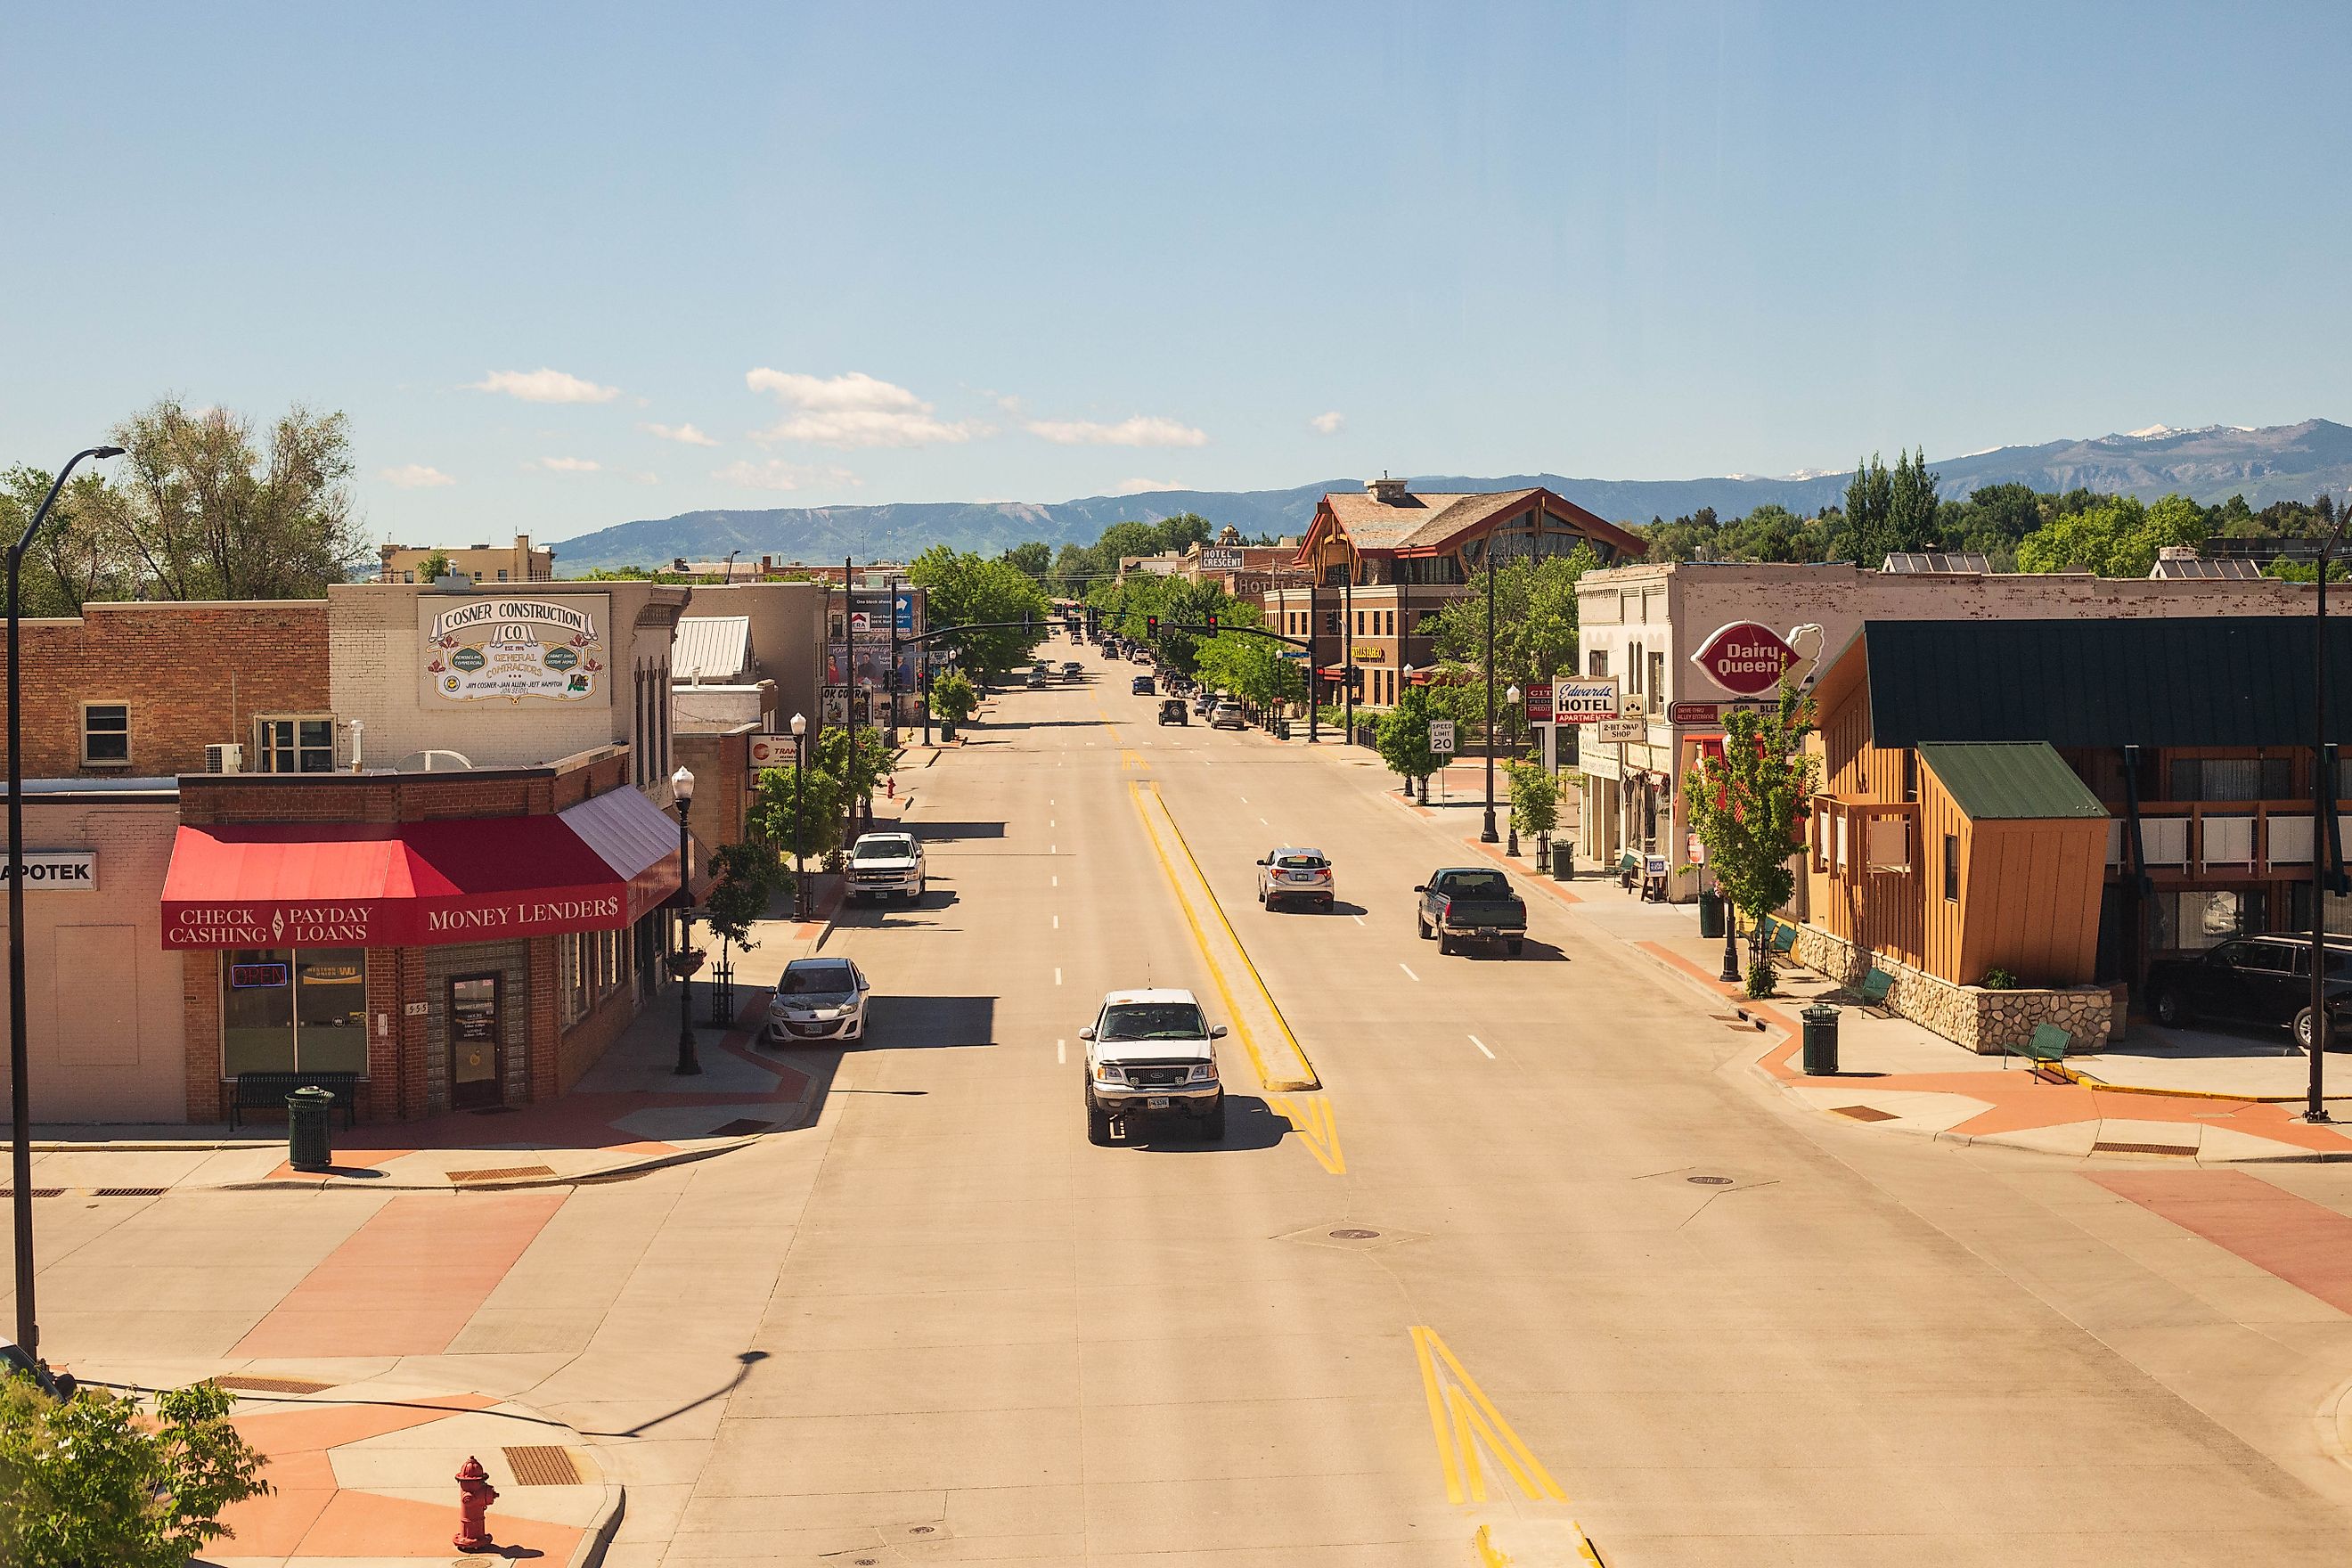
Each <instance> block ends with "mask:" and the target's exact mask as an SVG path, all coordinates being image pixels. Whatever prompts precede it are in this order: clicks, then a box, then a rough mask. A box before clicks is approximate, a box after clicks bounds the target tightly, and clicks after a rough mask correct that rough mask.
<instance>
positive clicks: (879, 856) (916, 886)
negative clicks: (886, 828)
mask: <svg viewBox="0 0 2352 1568" xmlns="http://www.w3.org/2000/svg"><path fill="white" fill-rule="evenodd" d="M927 876H928V868H926V867H925V865H924V864H923V847H922V846H921V845H920V844H919V843H917V842H916V841H915V836H914V835H913V834H911V833H866V834H860V835H859V836H858V839H857V842H856V843H855V844H852V845H851V846H850V847H849V892H848V898H849V901H850V902H851V903H856V901H857V900H860V899H887V898H889V897H891V896H892V895H893V894H903V895H904V896H905V897H906V899H907V900H908V901H909V902H913V901H915V900H919V899H920V898H922V896H923V889H924V886H925V883H926V879H927Z"/></svg>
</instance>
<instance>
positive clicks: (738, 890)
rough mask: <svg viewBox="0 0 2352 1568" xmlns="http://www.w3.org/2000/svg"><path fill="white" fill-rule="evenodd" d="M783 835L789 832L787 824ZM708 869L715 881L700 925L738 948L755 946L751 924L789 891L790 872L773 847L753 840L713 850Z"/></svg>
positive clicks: (758, 839)
mask: <svg viewBox="0 0 2352 1568" xmlns="http://www.w3.org/2000/svg"><path fill="white" fill-rule="evenodd" d="M785 831H786V832H787V834H789V833H790V831H791V827H790V825H789V823H787V826H786V828H785ZM710 869H711V871H712V872H713V874H715V875H716V876H717V878H718V881H717V882H716V883H714V884H713V885H712V887H711V889H710V893H709V897H707V898H705V899H704V900H702V910H701V914H702V919H703V922H704V923H705V924H707V925H708V926H709V928H710V929H711V931H712V932H713V933H714V934H716V935H718V936H721V937H724V938H725V939H726V940H727V941H729V942H733V943H734V944H735V945H736V946H737V947H741V948H751V947H756V946H758V945H759V944H758V943H756V942H753V941H752V940H751V922H752V921H759V920H765V919H766V918H767V914H768V906H769V905H770V904H771V903H772V902H773V901H774V900H775V899H776V897H777V895H778V894H781V893H785V892H789V891H791V890H792V886H793V873H792V870H791V868H789V867H787V866H786V865H785V864H784V863H783V860H782V857H781V856H780V855H779V854H778V852H777V849H776V847H775V845H774V844H773V843H772V842H770V841H769V840H767V839H766V838H763V837H756V836H755V837H751V838H748V839H746V840H744V841H743V842H742V843H740V844H728V845H722V846H721V847H719V848H717V849H714V850H712V851H711V852H710Z"/></svg>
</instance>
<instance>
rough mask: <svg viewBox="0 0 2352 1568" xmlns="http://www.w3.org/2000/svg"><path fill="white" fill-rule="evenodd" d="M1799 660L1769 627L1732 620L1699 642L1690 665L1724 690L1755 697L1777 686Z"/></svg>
mask: <svg viewBox="0 0 2352 1568" xmlns="http://www.w3.org/2000/svg"><path fill="white" fill-rule="evenodd" d="M1798 657H1799V656H1798V653H1797V650H1796V649H1795V648H1792V647H1790V646H1789V645H1788V644H1787V643H1786V642H1785V641H1783V640H1782V639H1781V637H1780V633H1778V632H1776V631H1774V630H1773V629H1772V628H1771V627H1769V626H1759V625H1757V624H1756V623H1755V622H1754V621H1734V622H1732V623H1731V624H1730V625H1729V626H1722V627H1718V628H1717V630H1716V632H1715V634H1714V635H1713V636H1711V637H1708V638H1707V639H1706V641H1705V642H1703V643H1701V644H1700V645H1699V647H1698V651H1697V652H1696V653H1694V654H1692V655H1691V662H1692V663H1693V664H1695V665H1696V666H1698V668H1699V670H1700V672H1701V673H1703V674H1704V675H1706V678H1707V679H1709V680H1712V681H1713V682H1715V684H1716V685H1717V686H1719V687H1721V688H1722V689H1724V690H1726V691H1736V692H1738V694H1739V695H1740V696H1742V697H1758V696H1761V695H1762V694H1763V693H1765V692H1767V691H1769V690H1771V689H1773V688H1774V687H1776V686H1778V685H1780V677H1781V675H1782V674H1783V673H1785V672H1786V671H1787V669H1788V668H1789V667H1790V665H1792V664H1794V663H1796V662H1797V659H1798Z"/></svg>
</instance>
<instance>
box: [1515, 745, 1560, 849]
mask: <svg viewBox="0 0 2352 1568" xmlns="http://www.w3.org/2000/svg"><path fill="white" fill-rule="evenodd" d="M1503 766H1504V768H1505V770H1506V771H1507V773H1509V775H1510V792H1511V821H1512V823H1513V824H1514V825H1515V826H1517V828H1518V830H1519V831H1520V832H1521V833H1541V834H1549V833H1552V832H1556V831H1558V829H1559V779H1557V778H1555V777H1553V776H1552V775H1551V774H1550V773H1547V772H1546V771H1545V770H1544V766H1543V764H1542V763H1530V762H1523V761H1518V760H1516V759H1515V760H1513V761H1511V762H1508V763H1504V764H1503Z"/></svg>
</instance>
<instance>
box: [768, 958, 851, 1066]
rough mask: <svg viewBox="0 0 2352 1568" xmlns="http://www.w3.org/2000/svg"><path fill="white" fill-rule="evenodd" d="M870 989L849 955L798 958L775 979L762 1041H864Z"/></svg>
mask: <svg viewBox="0 0 2352 1568" xmlns="http://www.w3.org/2000/svg"><path fill="white" fill-rule="evenodd" d="M872 993H873V987H872V986H871V985H869V984H866V974H865V972H864V971H863V970H861V969H859V968H858V967H857V965H856V964H854V963H850V962H849V960H847V959H845V958H795V959H793V961H792V962H791V963H787V964H786V965H784V973H783V975H782V978H781V979H779V980H778V981H777V982H776V994H775V995H774V996H773V997H772V999H770V1001H769V1003H768V1026H767V1028H766V1029H765V1030H764V1031H762V1033H761V1042H762V1043H763V1044H767V1045H772V1046H782V1045H788V1044H791V1043H793V1042H794V1041H800V1040H862V1039H864V1038H865V1037H866V997H867V996H869V995H870V994H872Z"/></svg>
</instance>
